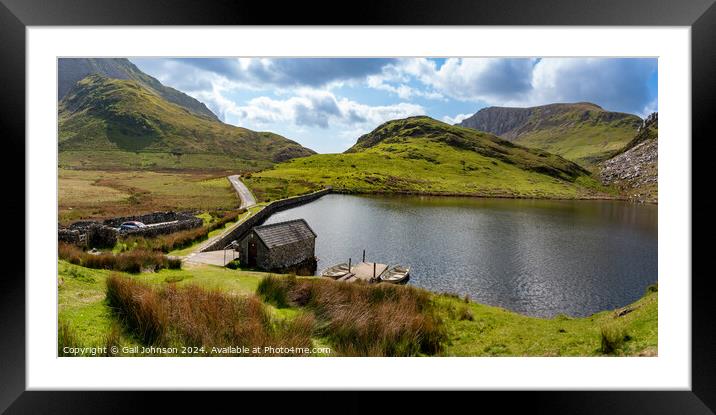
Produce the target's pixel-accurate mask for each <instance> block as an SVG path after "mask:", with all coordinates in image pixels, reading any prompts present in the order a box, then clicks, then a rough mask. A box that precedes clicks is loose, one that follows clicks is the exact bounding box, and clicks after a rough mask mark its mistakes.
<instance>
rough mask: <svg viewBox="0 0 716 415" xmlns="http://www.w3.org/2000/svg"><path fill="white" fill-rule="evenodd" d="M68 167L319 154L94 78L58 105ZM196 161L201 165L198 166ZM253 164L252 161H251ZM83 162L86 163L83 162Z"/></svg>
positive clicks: (234, 162) (217, 164)
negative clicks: (138, 161) (144, 161)
mask: <svg viewBox="0 0 716 415" xmlns="http://www.w3.org/2000/svg"><path fill="white" fill-rule="evenodd" d="M59 151H60V164H61V166H63V167H75V168H77V167H83V168H100V169H101V168H105V167H111V168H122V167H131V168H141V167H142V166H138V165H137V164H136V163H134V161H136V160H138V159H140V158H143V159H144V160H146V163H147V164H146V166H144V167H147V168H152V167H154V168H190V169H191V168H194V167H196V168H199V169H216V168H240V167H241V166H242V163H241V161H246V162H247V163H245V166H244V168H246V169H252V168H253V169H255V168H260V167H265V166H267V165H270V164H271V163H275V162H281V161H285V160H288V159H291V158H294V157H303V156H308V155H311V154H314V152H313V151H312V150H309V149H307V148H304V147H302V146H301V145H299V144H298V143H296V142H294V141H291V140H289V139H287V138H284V137H282V136H280V135H277V134H273V133H269V132H256V131H251V130H248V129H245V128H240V127H235V126H232V125H228V124H224V123H222V122H219V121H215V120H212V119H210V118H208V117H205V116H198V115H195V114H194V113H192V112H190V111H189V110H187V109H186V108H183V107H180V106H178V105H176V104H172V103H170V102H168V101H166V100H165V99H163V98H162V97H160V96H159V95H157V94H156V93H155V92H153V91H152V90H150V89H147V88H145V87H144V86H142V85H141V84H140V83H138V82H136V81H131V80H118V79H110V78H107V77H104V76H101V75H90V76H88V77H87V78H84V79H82V80H81V81H79V82H78V83H77V84H76V85H75V87H74V88H73V89H71V90H70V91H69V92H68V93H67V96H65V98H63V99H62V101H60V105H59ZM197 160H201V162H198V161H197ZM250 162H253V163H250ZM83 163H85V164H83Z"/></svg>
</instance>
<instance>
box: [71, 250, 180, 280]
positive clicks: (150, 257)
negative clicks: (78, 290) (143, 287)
mask: <svg viewBox="0 0 716 415" xmlns="http://www.w3.org/2000/svg"><path fill="white" fill-rule="evenodd" d="M58 254H59V257H60V259H65V260H67V261H68V262H70V263H72V264H75V265H81V266H83V267H87V268H94V269H108V270H114V271H122V272H129V273H138V272H142V271H143V270H153V271H157V270H159V269H162V268H171V269H179V268H181V261H180V260H177V259H171V260H170V259H169V258H167V257H166V256H165V255H164V254H162V253H161V252H157V251H149V250H145V249H136V250H133V251H129V252H123V253H120V254H116V255H115V254H112V253H109V252H104V253H100V254H90V253H88V252H84V251H83V250H82V249H80V248H79V247H77V246H75V245H71V244H66V243H60V244H59V247H58Z"/></svg>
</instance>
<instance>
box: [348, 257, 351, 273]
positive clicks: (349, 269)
mask: <svg viewBox="0 0 716 415" xmlns="http://www.w3.org/2000/svg"><path fill="white" fill-rule="evenodd" d="M348 272H351V259H350V258H348Z"/></svg>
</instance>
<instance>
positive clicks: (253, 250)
mask: <svg viewBox="0 0 716 415" xmlns="http://www.w3.org/2000/svg"><path fill="white" fill-rule="evenodd" d="M248 251H249V252H248V255H247V257H248V258H246V259H247V261H246V262H247V264H248V266H250V267H255V266H256V255H257V251H258V249H257V247H256V241H255V240H253V241H249V249H248Z"/></svg>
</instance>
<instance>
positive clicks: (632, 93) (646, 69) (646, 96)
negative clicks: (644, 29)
mask: <svg viewBox="0 0 716 415" xmlns="http://www.w3.org/2000/svg"><path fill="white" fill-rule="evenodd" d="M656 65H657V63H656V59H633V58H623V59H609V58H544V59H537V58H534V59H531V58H519V59H503V58H469V59H462V58H450V59H447V60H446V61H445V63H444V64H443V65H442V66H440V67H438V65H437V63H436V62H435V61H433V60H429V59H424V58H420V59H403V60H401V61H399V62H398V63H396V64H394V65H391V68H390V70H384V71H383V74H386V73H388V74H391V76H392V77H393V78H395V79H404V78H405V77H406V76H409V77H413V78H415V79H417V80H418V81H420V82H421V83H423V84H424V85H426V86H428V87H430V88H431V89H432V90H433V91H435V92H436V93H439V94H442V95H444V96H446V97H450V98H453V99H456V100H459V101H466V102H482V103H486V104H487V105H496V106H534V105H544V104H551V103H555V102H578V101H588V102H593V103H596V104H598V105H601V106H602V107H604V108H605V109H607V110H611V111H623V112H632V113H637V114H640V115H641V114H644V113H645V112H646V111H649V110H651V109H653V108H656V103H655V102H654V98H653V97H652V91H650V90H649V86H648V81H649V78H650V77H651V76H652V74H653V72H654V71H655V70H656Z"/></svg>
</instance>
